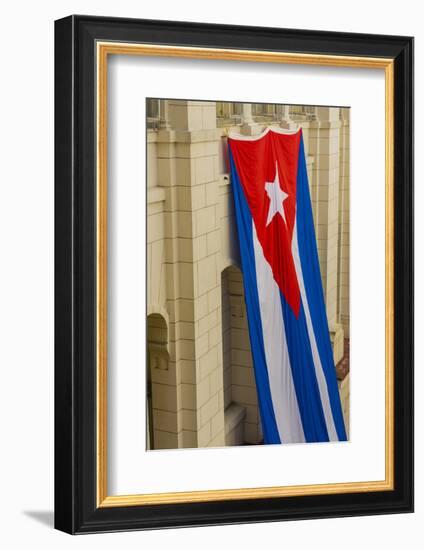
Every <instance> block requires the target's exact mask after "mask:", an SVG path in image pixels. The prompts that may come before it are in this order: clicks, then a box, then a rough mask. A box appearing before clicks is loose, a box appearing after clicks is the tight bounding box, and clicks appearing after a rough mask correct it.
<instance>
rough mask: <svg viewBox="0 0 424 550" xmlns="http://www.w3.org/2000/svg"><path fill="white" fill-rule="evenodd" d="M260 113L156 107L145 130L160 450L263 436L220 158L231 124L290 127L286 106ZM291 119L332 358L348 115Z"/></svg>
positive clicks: (344, 270)
mask: <svg viewBox="0 0 424 550" xmlns="http://www.w3.org/2000/svg"><path fill="white" fill-rule="evenodd" d="M259 107H260V106H259ZM259 107H258V106H257V107H255V109H254V110H253V111H255V110H256V111H257V112H259V113H261V116H260V117H259V115H258V116H256V119H255V120H254V118H253V115H252V108H251V107H250V106H247V107H246V106H238V107H237V109H236V111H237V112H236V114H234V113H233V110H232V109H231V108H230V107H229V106H228V105H226V104H221V107H219V109H221V112H222V115H223V116H225V117H227V118H228V124H227V125H225V124H223V123H222V119H221V120H220V119H217V107H216V104H215V103H214V102H199V101H180V100H178V101H173V100H169V101H161V109H160V112H161V119H160V121H158V129H157V130H154V131H151V130H149V131H148V133H147V136H148V146H147V154H148V162H147V179H148V182H147V187H148V212H147V214H148V221H147V240H148V245H147V266H148V272H147V284H148V289H147V300H148V314H153V315H159V316H161V317H160V319H161V322H162V321H163V324H164V326H165V327H166V333H167V340H168V341H167V343H166V345H165V344H163V343H162V344H161V346H162V347H159V348H158V346H157V342H154V341H153V340H152V339H151V338H150V340H149V341H148V348H149V357H150V361H149V363H150V365H149V368H150V377H151V383H152V403H151V406H152V411H153V414H152V416H153V418H152V419H151V422H153V425H154V426H153V427H154V438H153V439H154V448H156V449H160V448H174V447H197V446H201V447H203V446H220V445H225V444H227V445H229V444H240V443H257V442H259V441H260V440H261V439H262V434H261V428H260V419H259V414H258V405H257V396H256V389H255V383H254V375H253V368H252V360H251V356H250V346H249V338H248V330H247V319H246V314H245V307H244V298H243V285H242V277H241V273H240V271H239V264H240V259H239V256H238V254H239V252H238V244H237V241H236V238H235V236H236V234H237V233H236V227H235V219H234V211H233V200H232V195H231V187H230V185H229V177H228V166H227V162H226V153H225V151H226V135H227V132H228V130H229V129H230V128H231V129H233V130H234V131H239V132H240V131H241V132H244V133H250V134H254V133H257V132H259V131H261V130H262V129H263V127H264V126H263V125H264V124H271V123H272V124H275V123H276V122H277V123H279V124H281V125H282V126H284V127H290V125H291V124H293V121H292V120H290V116H289V114H290V113H289V110H288V109H286V108H284V109H277V108H274V107H273V106H271V107H272V108H271V107H270V106H268V109H267V110H266V111H264V110H263V109H262V107H261V108H260V109H259ZM262 111H263V113H262ZM240 113H241V115H240ZM240 116H242V118H241V119H240ZM234 117H235V118H234ZM237 117H238V118H237ZM275 117H277V118H275ZM295 118H297V120H296V122H297V123H298V124H301V125H302V126H303V130H304V138H305V148H306V152H307V155H308V156H307V167H308V175H309V181H310V187H311V197H312V203H313V211H314V217H315V223H316V231H317V238H318V248H319V258H320V267H321V273H322V279H323V286H324V292H325V300H326V307H327V315H328V319H329V323H330V329H331V331H332V339H333V343H334V351H335V358H336V360H337V358H338V355H339V353H340V349H343V330H344V331H345V332H346V334H348V326H349V286H348V283H349V282H348V262H349V233H348V229H349V217H348V209H349V191H348V190H349V171H348V162H349V141H348V139H349V118H348V114H346V113H342V116H341V114H340V109H332V108H326V109H324V108H318V109H315V111H314V112H313V113H312V112H311V109H310V108H309V110H308V112H307V115H305V114H304V113H303V111H302V110H301V109H300V110H299V109H297V110H296V112H295ZM258 120H261V123H258ZM217 123H219V126H220V127H219V128H218V127H217ZM234 124H236V125H234ZM237 124H239V125H237ZM153 319H156V321H157V320H158V319H159V317H154V318H153Z"/></svg>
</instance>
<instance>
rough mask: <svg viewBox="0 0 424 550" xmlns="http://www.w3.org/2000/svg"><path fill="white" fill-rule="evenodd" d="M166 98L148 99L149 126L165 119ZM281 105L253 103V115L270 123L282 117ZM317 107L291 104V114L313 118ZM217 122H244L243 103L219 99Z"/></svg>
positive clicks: (225, 124)
mask: <svg viewBox="0 0 424 550" xmlns="http://www.w3.org/2000/svg"><path fill="white" fill-rule="evenodd" d="M165 101H166V100H159V99H148V100H147V103H146V119H147V128H148V129H150V130H157V129H158V128H159V127H160V126H161V123H162V122H163V121H164V119H165V112H162V111H164V104H165ZM279 107H280V106H279V105H277V104H274V103H252V117H253V120H254V121H255V122H258V123H265V124H267V123H268V124H269V123H271V122H274V121H275V122H277V121H279V120H280V119H281V115H280V110H279ZM315 111H316V107H314V106H311V105H291V106H290V108H289V116H290V118H292V119H293V120H294V121H301V120H302V121H304V120H313V119H314V118H315ZM161 119H163V120H161ZM216 122H217V126H218V127H219V128H221V127H223V126H236V125H239V124H241V123H242V122H243V104H242V103H239V102H228V101H225V102H224V101H217V102H216Z"/></svg>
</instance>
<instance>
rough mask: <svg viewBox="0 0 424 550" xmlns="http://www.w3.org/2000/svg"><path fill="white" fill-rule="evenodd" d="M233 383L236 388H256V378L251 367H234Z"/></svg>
mask: <svg viewBox="0 0 424 550" xmlns="http://www.w3.org/2000/svg"><path fill="white" fill-rule="evenodd" d="M232 383H233V384H235V385H236V386H249V387H255V378H254V374H253V369H252V368H251V367H239V366H237V365H233V367H232Z"/></svg>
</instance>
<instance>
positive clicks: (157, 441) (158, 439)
mask: <svg viewBox="0 0 424 550" xmlns="http://www.w3.org/2000/svg"><path fill="white" fill-rule="evenodd" d="M153 434H154V435H153V437H154V445H155V449H178V434H176V433H170V432H165V431H161V430H154V432H153Z"/></svg>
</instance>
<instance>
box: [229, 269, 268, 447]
mask: <svg viewBox="0 0 424 550" xmlns="http://www.w3.org/2000/svg"><path fill="white" fill-rule="evenodd" d="M221 292H222V294H221V299H222V350H223V379H224V408H225V432H226V445H243V444H258V443H260V442H261V441H262V429H261V424H260V416H259V407H258V397H257V391H256V382H255V376H254V370H253V361H252V354H251V350H250V340H249V329H248V324H247V315H246V306H245V301H244V289H243V275H242V273H241V271H240V269H238V268H237V267H235V266H229V267H227V268H226V269H224V271H223V272H222V274H221Z"/></svg>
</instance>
